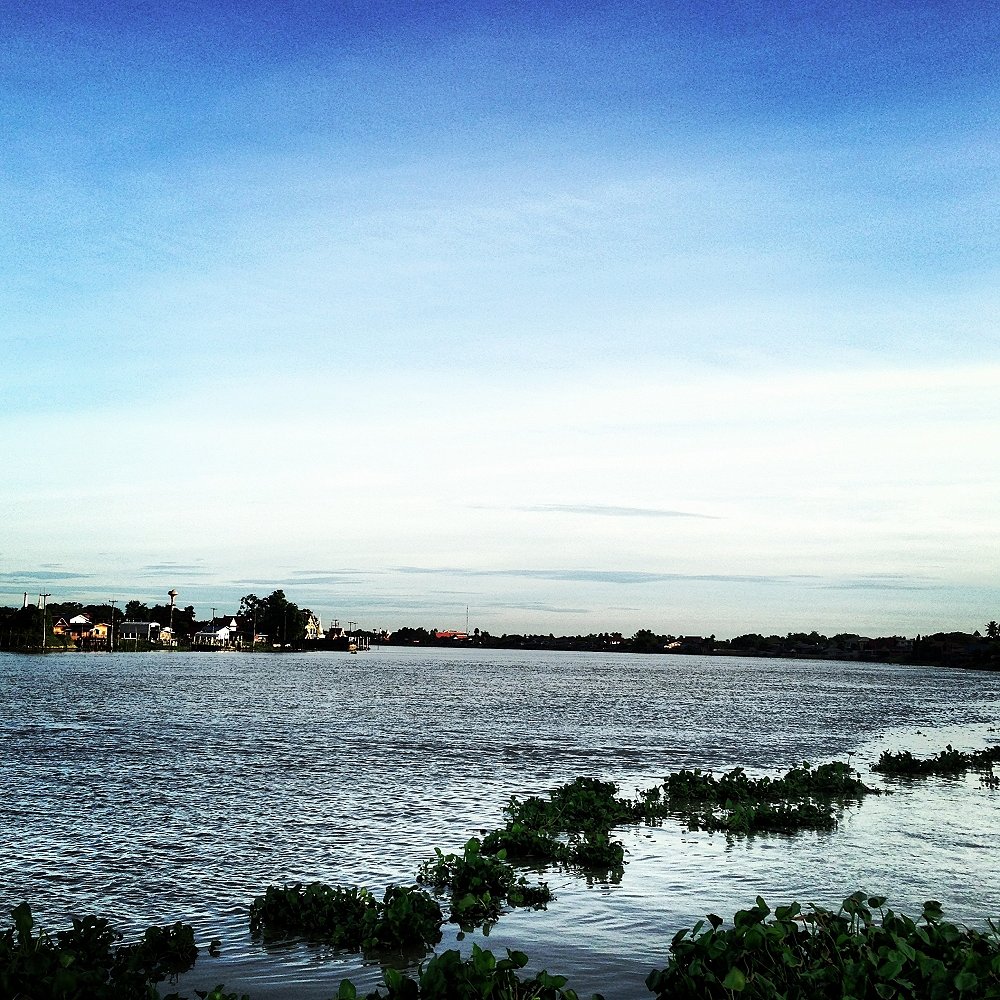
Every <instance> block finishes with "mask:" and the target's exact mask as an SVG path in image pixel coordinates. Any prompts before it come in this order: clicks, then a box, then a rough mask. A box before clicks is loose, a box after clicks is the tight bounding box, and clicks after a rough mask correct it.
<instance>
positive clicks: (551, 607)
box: [476, 601, 593, 615]
mask: <svg viewBox="0 0 1000 1000" xmlns="http://www.w3.org/2000/svg"><path fill="white" fill-rule="evenodd" d="M481 609H486V610H489V611H544V612H545V613H546V614H549V615H589V614H592V613H593V609H592V608H563V607H559V606H558V605H556V604H544V603H542V602H526V603H523V604H510V603H504V602H501V601H496V602H492V603H489V604H485V605H479V606H477V607H476V610H477V612H478V611H479V610H481Z"/></svg>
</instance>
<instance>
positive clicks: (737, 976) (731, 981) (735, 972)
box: [722, 966, 747, 993]
mask: <svg viewBox="0 0 1000 1000" xmlns="http://www.w3.org/2000/svg"><path fill="white" fill-rule="evenodd" d="M722 985H723V986H724V987H725V988H726V989H727V990H733V991H734V992H735V993H742V992H743V990H744V989H745V988H746V985H747V977H746V976H744V975H743V973H742V972H740V970H739V969H737V968H736V967H735V966H734V967H733V968H731V969H730V970H729V972H728V973H727V974H726V978H725V979H723V980H722Z"/></svg>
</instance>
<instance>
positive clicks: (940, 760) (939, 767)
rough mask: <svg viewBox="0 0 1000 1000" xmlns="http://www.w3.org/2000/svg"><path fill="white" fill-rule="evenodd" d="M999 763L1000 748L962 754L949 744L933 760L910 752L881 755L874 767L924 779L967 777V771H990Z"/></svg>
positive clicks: (877, 769) (898, 774)
mask: <svg viewBox="0 0 1000 1000" xmlns="http://www.w3.org/2000/svg"><path fill="white" fill-rule="evenodd" d="M997 761H1000V746H994V747H987V748H986V749H985V750H972V751H971V752H969V753H963V752H962V751H961V750H955V749H953V748H952V746H951V744H950V743H949V744H948V745H947V746H946V747H945V748H944V750H942V751H941V752H940V753H937V754H935V755H934V756H933V757H927V758H921V757H914V756H913V754H912V753H910V751H909V750H903V751H902V752H900V753H890V752H889V751H888V750H884V751H883V752H882V756H881V757H879V759H878V763H877V764H875V765H874V766H873V767H872V770H873V771H876V772H877V773H879V774H888V775H895V776H901V777H908V778H924V777H928V776H929V775H948V774H964V773H965V772H966V771H978V770H988V769H989V768H991V767H992V766H993V765H994V764H995V763H996V762H997Z"/></svg>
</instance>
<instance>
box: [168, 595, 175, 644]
mask: <svg viewBox="0 0 1000 1000" xmlns="http://www.w3.org/2000/svg"><path fill="white" fill-rule="evenodd" d="M167 597H169V598H170V641H171V642H173V640H174V601H175V600H176V599H177V591H176V590H172V589H171V590H168V591H167Z"/></svg>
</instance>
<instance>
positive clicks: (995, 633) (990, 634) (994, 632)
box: [986, 622, 1000, 639]
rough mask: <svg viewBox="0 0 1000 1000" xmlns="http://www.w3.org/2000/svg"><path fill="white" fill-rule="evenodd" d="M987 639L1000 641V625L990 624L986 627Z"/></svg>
mask: <svg viewBox="0 0 1000 1000" xmlns="http://www.w3.org/2000/svg"><path fill="white" fill-rule="evenodd" d="M986 638H987V639H1000V625H998V624H997V623H996V622H990V623H989V624H988V625H987V626H986Z"/></svg>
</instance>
